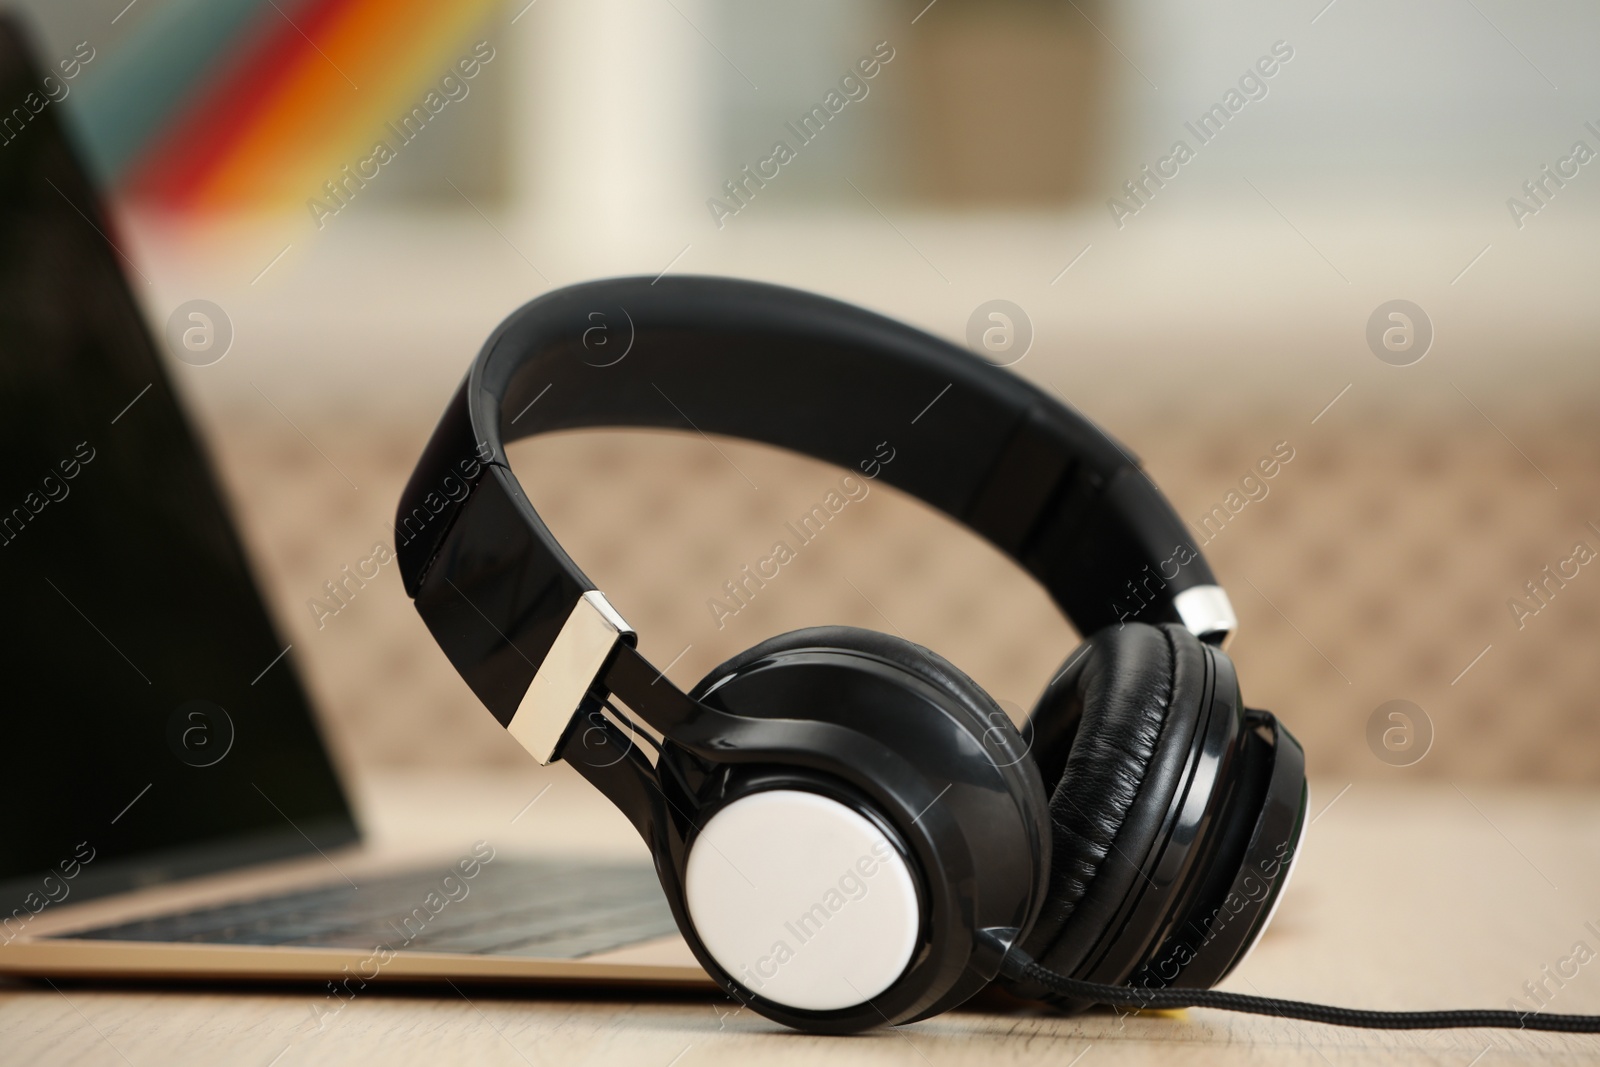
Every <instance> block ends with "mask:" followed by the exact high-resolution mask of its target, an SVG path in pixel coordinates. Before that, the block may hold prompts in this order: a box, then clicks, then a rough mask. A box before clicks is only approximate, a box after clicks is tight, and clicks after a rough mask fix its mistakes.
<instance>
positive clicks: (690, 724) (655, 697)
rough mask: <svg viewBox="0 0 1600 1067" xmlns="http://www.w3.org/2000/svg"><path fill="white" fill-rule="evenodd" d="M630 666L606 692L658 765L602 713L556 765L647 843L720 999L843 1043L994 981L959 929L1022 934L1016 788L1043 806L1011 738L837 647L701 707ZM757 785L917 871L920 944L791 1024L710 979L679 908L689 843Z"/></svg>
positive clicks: (724, 980)
mask: <svg viewBox="0 0 1600 1067" xmlns="http://www.w3.org/2000/svg"><path fill="white" fill-rule="evenodd" d="M630 662H632V663H633V664H635V666H625V665H626V664H629V663H630ZM643 663H644V661H643V660H642V659H640V658H639V657H638V655H637V653H636V652H634V651H633V650H632V649H629V648H622V649H619V651H618V654H617V656H616V657H615V659H614V662H613V667H612V670H611V671H610V672H608V677H607V680H608V683H613V684H614V695H615V696H616V697H617V698H618V699H619V700H620V701H621V702H622V703H624V704H625V705H626V706H627V710H628V711H629V712H631V713H633V714H635V715H637V716H638V717H639V718H640V719H642V720H644V721H645V722H646V723H648V724H649V725H651V726H652V727H654V728H656V729H657V730H660V731H662V732H663V733H665V734H666V735H667V740H666V741H665V742H664V743H663V747H662V752H661V757H660V761H659V763H658V765H657V766H656V767H651V765H650V763H649V761H648V759H647V758H646V753H645V751H644V750H643V748H641V747H640V746H639V745H638V744H637V743H636V742H631V741H630V740H629V739H628V738H627V734H626V731H624V730H622V729H620V728H619V727H617V726H616V725H614V724H612V723H610V722H609V721H608V720H605V719H603V718H602V719H599V720H597V721H590V722H588V723H587V724H585V725H582V726H575V727H574V729H573V730H571V731H569V733H568V735H567V738H566V740H565V742H564V744H563V746H562V750H561V758H563V759H566V760H567V761H569V762H571V763H572V764H573V765H574V766H575V767H576V768H577V769H578V771H579V772H580V773H582V774H583V775H584V776H585V777H586V778H588V779H589V780H590V781H591V782H592V783H594V784H595V785H596V786H597V787H598V788H599V789H601V791H602V792H604V793H605V794H606V795H607V797H608V798H610V800H611V801H612V803H614V804H616V805H617V806H618V807H619V808H621V809H622V810H623V811H625V812H627V813H628V814H629V817H630V818H631V819H632V820H633V822H634V825H635V827H637V828H638V829H639V831H640V833H641V834H642V835H643V836H644V837H645V839H646V840H647V841H648V842H649V843H650V844H651V845H652V847H653V851H654V853H655V856H656V861H657V870H658V873H659V874H660V876H661V880H662V884H663V886H664V888H665V889H666V891H667V895H668V898H669V900H670V901H671V903H672V907H673V909H674V914H675V915H676V916H677V918H678V921H679V927H680V929H681V930H682V931H683V932H684V935H685V937H686V939H687V940H688V941H689V943H690V947H691V948H692V949H693V950H694V951H695V954H696V957H697V958H698V959H699V960H700V962H701V964H702V965H703V966H704V967H705V968H706V970H707V972H708V973H709V974H711V975H712V976H713V977H714V978H716V979H717V981H718V982H719V983H720V984H721V985H722V986H723V988H724V989H726V990H728V992H729V993H730V994H731V995H733V996H735V997H737V998H738V999H739V1000H740V1001H741V1002H744V1003H747V1004H749V1005H750V1006H751V1007H752V1008H754V1009H755V1010H757V1011H760V1012H761V1013H762V1014H764V1015H767V1016H768V1017H770V1018H773V1019H776V1020H778V1021H779V1022H783V1023H785V1024H787V1025H790V1026H795V1027H800V1028H803V1029H806V1030H811V1031H814V1032H823V1033H850V1032H854V1031H858V1030H862V1029H866V1028H869V1027H873V1026H881V1025H884V1024H885V1022H888V1023H901V1022H906V1021H910V1020H912V1019H916V1018H922V1017H925V1016H927V1015H931V1014H936V1013H937V1012H939V1011H943V1010H945V1009H946V1008H949V1007H953V1006H954V1005H956V1004H959V1003H960V1002H961V1001H963V1000H965V999H967V998H968V997H970V996H972V995H973V994H974V993H976V992H978V991H979V990H980V989H982V988H983V987H984V986H985V985H986V984H987V983H988V982H990V981H992V980H993V978H994V976H995V974H996V973H997V971H998V968H999V963H1000V961H999V959H998V958H997V957H996V956H995V955H994V954H993V953H991V952H988V951H987V950H986V948H985V947H984V946H983V945H982V944H981V943H980V941H979V939H978V938H976V937H975V932H976V931H978V930H980V929H984V928H993V929H1001V930H1006V931H1015V930H1017V929H1020V928H1023V927H1025V926H1027V925H1028V924H1029V923H1030V922H1031V921H1032V918H1033V915H1034V913H1035V912H1036V911H1037V908H1038V906H1039V904H1040V902H1041V898H1042V893H1043V872H1044V871H1046V870H1047V869H1048V864H1049V855H1048V844H1047V843H1046V842H1047V840H1048V839H1047V838H1042V837H1041V835H1040V834H1039V833H1038V831H1037V828H1036V827H1035V826H1033V825H1031V819H1032V817H1031V815H1030V813H1029V812H1027V811H1026V810H1025V809H1024V806H1023V805H1022V804H1021V802H1020V801H1019V799H1018V786H1017V783H1019V782H1023V783H1027V784H1028V785H1029V786H1031V788H1032V789H1034V790H1037V791H1038V792H1039V794H1040V795H1041V796H1042V792H1043V785H1042V784H1041V783H1040V781H1039V779H1038V773H1037V771H1036V770H1035V769H1034V768H1033V767H1032V764H1031V763H1030V762H1029V761H1028V760H1027V759H1026V758H1025V754H1026V748H1025V745H1024V743H1023V741H1022V738H1021V737H1020V735H1018V734H1017V733H1016V731H1015V730H1014V729H1010V728H1009V727H998V726H997V725H996V723H994V722H992V721H987V720H984V719H981V718H979V717H977V716H974V715H972V714H970V713H969V712H968V711H967V710H966V709H964V708H962V707H961V706H960V705H959V704H958V703H957V702H955V701H953V700H952V699H951V698H950V697H949V695H948V694H947V693H945V692H943V691H942V690H940V688H939V687H937V686H934V685H930V684H928V683H927V682H925V681H923V680H921V679H919V678H915V677H913V676H910V675H908V674H907V673H906V672H905V671H904V670H902V669H901V668H899V667H897V666H896V665H894V664H890V663H887V662H884V661H881V660H878V659H875V658H873V657H869V656H863V655H860V654H857V653H853V652H844V651H839V650H829V649H823V648H817V649H809V650H799V651H794V652H786V653H780V654H778V655H775V656H773V657H770V658H766V659H761V660H757V661H755V662H753V663H750V664H748V665H747V666H746V667H744V668H743V669H741V670H739V671H738V672H736V673H735V674H733V675H732V676H730V677H727V678H724V679H722V680H720V681H719V682H718V683H717V684H716V685H714V686H713V687H712V688H710V689H709V690H708V691H706V692H704V693H702V694H699V696H700V697H701V699H700V700H699V701H690V700H688V698H686V697H684V696H683V694H681V693H678V694H676V695H675V696H674V695H672V694H673V691H671V690H669V688H668V687H666V686H664V685H654V684H652V683H651V681H649V680H644V679H642V678H641V673H640V672H639V670H638V668H637V665H638V664H643ZM645 666H646V667H647V666H648V665H647V664H646V665H645ZM641 682H642V684H641ZM735 709H738V710H737V711H736V710H735ZM599 723H604V726H601V725H599ZM997 731H999V733H1000V734H1001V735H1002V740H1003V742H1004V743H1003V744H1001V745H996V744H995V743H994V740H995V736H996V732H997ZM585 735H587V736H585ZM997 753H998V754H1000V755H999V756H997V755H996V754H997ZM1030 776H1031V777H1030ZM768 788H801V789H811V790H813V791H816V792H821V793H824V794H825V795H830V796H834V797H835V798H838V799H841V800H843V801H844V802H846V803H849V804H850V805H851V806H853V807H855V808H857V810H860V811H862V813H863V814H866V815H867V816H868V817H869V818H872V819H874V820H876V821H879V822H880V823H881V824H883V825H885V826H886V827H888V828H889V829H890V830H892V833H891V834H890V837H891V840H894V841H896V842H898V844H899V845H900V847H902V848H903V849H904V850H905V853H906V855H907V856H908V858H909V859H910V861H911V864H910V865H911V868H912V870H913V871H915V872H917V878H918V881H919V888H920V891H921V892H922V894H923V899H924V904H925V908H924V913H923V927H922V937H921V943H920V947H919V949H918V951H917V953H916V955H915V956H914V958H913V961H912V963H911V964H910V965H909V966H908V968H907V970H906V972H905V974H903V975H902V976H901V978H900V979H899V980H898V981H897V982H896V983H895V984H894V985H893V986H891V987H890V988H889V989H888V990H886V991H885V992H884V993H883V994H881V995H880V996H877V997H875V998H873V1001H872V1003H871V1004H862V1005H858V1006H856V1007H853V1008H848V1009H843V1010H841V1011H836V1012H806V1011H797V1010H794V1009H790V1008H787V1007H785V1006H783V1005H781V1004H775V1003H772V1002H769V1001H766V1000H764V999H763V998H761V997H760V996H758V995H756V994H754V993H752V992H751V991H750V990H748V989H746V988H744V987H743V986H742V985H741V984H740V983H739V982H737V981H736V980H735V979H734V978H733V977H732V976H730V975H728V974H727V973H725V972H724V971H723V970H722V969H721V968H720V967H719V966H718V964H717V963H716V961H715V960H714V959H713V958H712V957H711V956H710V954H709V953H708V952H707V951H706V950H705V948H704V946H703V945H701V944H700V942H699V939H698V937H697V936H696V935H695V933H694V928H693V924H692V923H691V922H690V921H689V918H688V915H687V913H686V908H685V906H684V904H683V899H682V885H683V875H684V869H685V864H686V862H687V857H688V849H689V847H690V845H691V844H692V842H693V838H694V834H695V833H696V831H697V830H698V828H699V827H700V826H703V825H704V823H705V819H706V817H707V816H708V814H709V813H710V812H713V811H715V810H716V808H717V807H719V806H720V805H722V804H724V803H726V802H728V800H729V799H730V798H731V797H733V796H737V795H742V794H743V793H745V792H749V791H751V790H754V789H768ZM929 872H934V873H932V874H931V875H930V873H929Z"/></svg>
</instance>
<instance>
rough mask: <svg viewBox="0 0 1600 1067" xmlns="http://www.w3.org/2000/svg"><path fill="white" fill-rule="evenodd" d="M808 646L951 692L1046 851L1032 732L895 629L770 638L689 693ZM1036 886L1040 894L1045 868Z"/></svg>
mask: <svg viewBox="0 0 1600 1067" xmlns="http://www.w3.org/2000/svg"><path fill="white" fill-rule="evenodd" d="M806 649H838V650H843V651H848V652H856V653H859V654H862V655H866V656H871V657H873V658H875V659H881V660H886V661H887V662H889V663H892V664H894V665H895V666H897V667H899V668H901V669H902V670H905V671H906V672H908V673H910V674H912V675H914V676H916V677H918V678H921V679H922V680H924V681H926V682H928V683H929V684H931V685H933V686H935V687H937V688H938V689H940V690H942V691H944V692H945V693H947V694H948V695H949V696H951V697H953V698H954V699H955V700H956V702H957V703H958V704H959V706H960V707H961V708H962V709H963V710H964V711H965V713H966V720H967V722H968V723H969V724H970V726H971V729H972V732H973V734H974V735H975V736H976V737H977V738H978V741H979V743H980V744H982V745H983V747H984V753H985V755H986V756H988V757H989V759H990V760H991V761H992V762H993V763H995V765H996V766H998V767H1000V768H1001V769H1002V771H1003V772H1004V773H1005V775H1006V777H1007V779H1008V780H1009V781H1010V783H1011V785H1012V788H1013V791H1014V792H1015V794H1016V796H1017V799H1018V802H1019V804H1020V805H1021V807H1022V810H1023V813H1024V818H1025V819H1026V821H1027V824H1028V826H1029V832H1030V833H1031V834H1032V835H1033V837H1034V844H1035V854H1036V855H1040V856H1048V855H1049V853H1048V848H1049V845H1050V808H1049V802H1048V799H1047V792H1048V787H1047V786H1046V784H1045V783H1046V782H1051V783H1052V784H1053V781H1054V780H1053V779H1048V778H1040V777H1039V774H1038V772H1037V769H1036V761H1035V760H1033V759H1031V758H1030V756H1031V754H1032V742H1030V741H1027V740H1024V737H1032V734H1031V733H1026V732H1021V731H1018V730H1017V729H1016V727H1015V726H1014V725H1013V724H1012V723H1011V720H1010V719H1009V718H1007V717H1006V713H1005V712H1003V711H1001V710H1000V706H999V705H998V704H996V703H995V701H994V698H993V697H991V696H990V695H989V693H988V691H987V690H985V689H984V688H983V686H981V685H979V684H978V683H977V682H975V681H973V680H972V678H971V677H970V676H968V675H967V673H966V672H965V671H963V670H961V668H959V667H957V666H956V665H955V664H953V663H951V662H950V661H949V660H947V659H945V658H944V657H943V656H941V655H939V654H938V653H937V652H934V651H932V650H931V649H928V648H924V647H923V646H921V645H919V644H916V643H914V642H912V641H907V640H905V639H904V638H901V637H897V636H895V635H893V634H886V633H880V632H879V631H877V630H866V629H862V628H860V627H856V626H808V627H806V628H804V629H800V630H791V631H790V632H788V633H784V634H778V635H777V636H776V637H769V638H767V639H766V640H765V641H762V642H761V643H760V644H758V645H754V646H752V647H750V648H747V649H745V650H744V651H743V652H740V653H738V654H737V655H735V656H732V657H730V658H729V659H727V660H725V661H724V662H723V663H721V664H719V665H718V666H716V667H714V668H713V669H712V670H711V672H710V673H709V674H707V675H706V676H705V677H704V678H702V679H701V680H700V682H699V683H698V684H697V685H696V686H695V687H694V689H693V690H691V691H690V695H691V696H693V697H694V698H695V699H696V700H703V699H704V698H705V696H706V694H707V693H709V692H711V691H712V690H714V689H716V688H717V687H718V686H719V685H721V684H722V682H723V681H725V680H726V679H728V678H731V677H733V676H735V675H737V674H739V673H740V672H741V671H743V670H744V669H745V668H747V667H748V666H750V665H751V664H754V663H758V662H760V661H762V660H766V659H770V658H772V657H773V656H776V655H780V654H783V653H788V652H801V651H804V650H806ZM752 710H755V711H758V710H759V709H752ZM1039 886H1040V890H1041V894H1040V897H1041V899H1042V889H1043V872H1041V877H1040V880H1039Z"/></svg>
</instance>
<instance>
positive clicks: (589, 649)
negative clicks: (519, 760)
mask: <svg viewBox="0 0 1600 1067" xmlns="http://www.w3.org/2000/svg"><path fill="white" fill-rule="evenodd" d="M632 633H633V627H631V626H629V625H628V624H627V622H625V621H624V620H623V618H622V616H621V615H619V614H617V610H616V609H615V608H613V607H612V606H611V604H610V602H609V601H607V600H606V598H605V594H604V593H602V592H600V591H599V590H598V589H591V590H590V591H589V592H587V593H585V594H583V596H582V597H581V598H580V599H579V600H578V602H577V603H576V604H574V605H573V607H572V613H571V614H570V615H568V616H567V621H566V622H565V623H563V624H562V625H561V632H560V633H558V634H556V639H555V641H554V642H553V643H552V644H551V645H550V651H549V652H547V653H545V657H544V662H542V663H540V664H539V669H538V670H537V671H536V672H535V673H534V676H533V681H531V682H529V683H528V691H527V692H526V693H524V694H523V695H522V702H521V703H520V704H518V705H517V711H516V714H514V715H512V716H511V722H510V723H508V724H507V725H506V732H507V733H509V734H510V735H511V736H512V737H514V738H516V739H517V743H518V744H520V745H521V746H522V747H523V748H525V749H527V750H528V751H529V752H530V753H532V754H533V758H534V759H536V760H538V761H539V762H540V763H541V764H547V763H549V762H550V761H551V760H552V759H554V758H555V752H556V746H557V745H559V744H560V743H561V735H562V734H564V733H566V730H567V724H568V723H570V722H571V721H572V716H573V715H574V714H576V712H577V710H578V706H579V705H580V704H582V703H583V697H584V694H585V693H587V692H588V691H589V689H590V687H591V686H593V685H594V682H595V679H596V678H598V677H599V676H600V671H601V669H602V668H603V667H605V664H606V657H608V656H610V655H611V649H612V648H613V647H614V646H615V645H616V643H617V640H618V639H619V638H620V637H622V636H623V635H624V634H627V635H632Z"/></svg>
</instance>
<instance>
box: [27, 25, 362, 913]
mask: <svg viewBox="0 0 1600 1067" xmlns="http://www.w3.org/2000/svg"><path fill="white" fill-rule="evenodd" d="M42 92H43V90H42V89H41V76H40V74H39V73H38V72H37V71H36V70H34V69H33V65H32V64H31V63H30V62H29V59H28V54H27V51H26V48H25V43H24V41H23V40H22V38H21V36H20V35H19V34H18V32H17V31H16V28H15V27H14V26H13V25H11V24H10V23H7V22H0V118H3V117H4V116H7V115H11V114H12V112H13V109H14V108H21V109H24V110H25V111H28V112H29V114H28V116H27V121H26V123H25V125H18V124H17V123H13V125H16V126H18V132H17V133H16V136H15V137H13V138H11V139H10V140H8V141H7V142H6V143H5V144H4V145H3V146H0V589H3V590H4V610H5V623H4V629H3V639H0V674H3V677H4V686H5V695H4V699H3V707H4V711H3V715H4V752H5V756H4V759H5V773H4V774H3V775H0V811H4V812H5V813H6V816H5V827H6V829H5V833H4V836H3V839H0V893H3V896H0V904H3V905H4V907H3V908H0V913H6V914H9V913H10V911H11V910H12V908H13V906H14V905H15V904H17V903H18V902H19V901H20V900H21V898H22V897H23V896H24V895H25V894H26V893H28V892H30V891H36V890H38V889H39V887H40V882H41V879H42V878H43V877H44V876H45V875H46V874H49V873H50V872H52V871H57V872H59V871H60V870H61V869H62V865H63V864H70V865H71V867H72V868H73V869H74V870H75V873H76V877H75V878H74V879H73V881H72V883H71V892H72V895H73V897H74V899H79V898H81V897H83V896H85V895H89V894H93V893H103V892H109V891H112V890H115V889H119V888H125V887H128V886H131V885H138V884H146V883H149V882H154V881H159V880H163V879H166V878H170V877H173V876H176V875H180V874H189V873H199V872H201V871H206V870H215V869H219V868H222V867H226V866H231V865H234V864H238V863H242V862H247V861H250V860H260V859H267V858H274V857H280V856H288V855H292V854H296V853H301V852H309V851H311V850H312V848H313V846H315V847H318V848H322V849H328V848H331V847H333V846H335V845H339V844H343V843H346V842H349V841H352V840H354V839H355V837H356V836H357V831H356V827H355V824H354V822H353V820H352V817H351V813H350V809H349V807H348V805H347V803H346V800H345V797H344V795H343V793H342V791H341V789H340V786H339V783H338V779H337V778H336V776H335V773H334V769H333V767H332V766H331V764H330V762H329V760H328V757H327V753H326V751H325V749H324V746H323V744H322V740H321V738H320V737H319V736H318V732H317V728H316V725H315V723H314V720H313V718H312V714H311V710H310V708H309V706H308V704H307V700H306V696H305V694H304V692H303V691H302V689H301V686H300V683H299V680H298V679H297V677H296V674H295V671H294V653H293V652H292V651H291V652H289V653H288V654H287V655H281V654H282V653H283V652H284V649H285V645H286V642H285V640H284V638H283V637H282V636H281V635H280V634H278V633H277V632H276V631H275V629H274V627H273V625H272V623H271V621H270V620H269V618H268V617H267V613H266V611H265V609H264V607H263V604H262V601H261V597H260V594H259V592H258V590H257V588H256V585H255V582H254V580H253V578H252V577H251V574H250V569H249V567H248V565H247V563H246V560H245V556H244V553H243V550H242V548H241V545H240V543H239V541H238V539H237V537H236V535H235V533H234V530H233V527H232V525H231V523H230V521H229V518H228V515H227V511H226V509H225V507H224V505H223V503H222V501H221V499H220V496H219V494H218V489H217V485H216V481H215V479H214V477H213V475H212V473H211V471H210V469H209V467H208V465H207V462H206V460H205V458H204V457H203V455H202V454H201V450H200V447H199V444H198V442H197V440H196V437H195V434H194V432H193V431H192V429H191V428H190V426H189V424H188V422H187V420H186V419H185V418H184V416H183V413H182V412H181V411H180V410H179V408H178V404H177V400H176V397H175V396H174V393H173V390H172V387H171V386H170V384H169V382H168V380H167V377H166V374H165V372H164V371H163V367H162V360H161V358H160V357H159V356H158V354H157V352H156V351H155V348H154V344H153V342H152V339H151V336H150V333H149V331H148V330H147V328H146V326H145V323H144V321H143V319H142V318H141V315H140V312H139V309H138V307H137V305H136V304H135V302H134V299H133V297H132V295H131V293H130V292H129V288H128V283H127V282H126V281H125V277H131V278H133V279H134V284H140V283H139V281H138V278H139V275H138V274H137V272H135V271H134V270H133V268H132V267H131V266H130V265H128V264H126V263H124V262H122V261H120V257H119V253H118V252H117V251H116V250H115V248H114V247H113V242H114V243H115V244H117V245H122V244H123V242H121V241H120V240H119V239H118V238H117V236H116V235H115V234H114V233H112V232H111V231H110V229H109V225H108V223H107V221H106V220H105V218H104V217H103V216H102V215H101V213H100V209H99V207H98V205H97V204H96V202H95V196H94V193H93V191H92V188H91V185H90V183H89V181H88V179H87V178H86V176H85V175H84V173H83V171H82V169H81V168H80V166H79V164H78V161H77V159H76V158H75V157H74V155H73V153H72V151H71V149H70V147H69V145H68V143H67V141H66V139H65V138H64V137H63V135H62V131H61V128H60V125H59V124H58V122H57V112H58V111H59V110H60V108H59V107H56V106H51V107H43V108H41V110H40V111H39V113H37V114H34V113H32V109H31V108H30V106H29V103H28V101H29V100H30V98H31V99H33V100H37V99H39V98H40V97H41V95H42ZM30 94H31V96H30ZM19 121H20V120H19ZM123 247H124V248H125V247H126V246H125V245H124V246H123ZM125 272H126V274H125ZM194 295H197V296H199V295H204V294H194ZM183 369H184V371H185V372H186V373H191V372H192V373H204V369H203V368H193V369H192V370H191V369H190V368H183ZM86 856H92V859H89V860H88V862H86V863H85V862H83V861H84V859H85V857H86Z"/></svg>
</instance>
